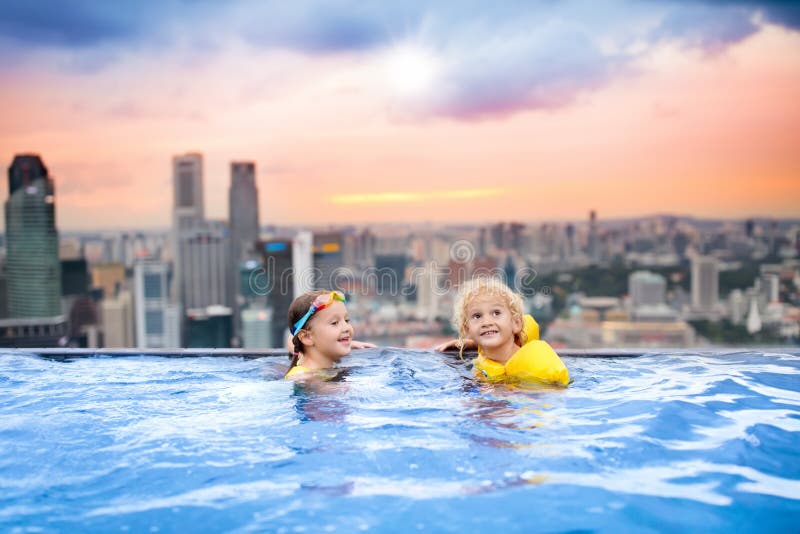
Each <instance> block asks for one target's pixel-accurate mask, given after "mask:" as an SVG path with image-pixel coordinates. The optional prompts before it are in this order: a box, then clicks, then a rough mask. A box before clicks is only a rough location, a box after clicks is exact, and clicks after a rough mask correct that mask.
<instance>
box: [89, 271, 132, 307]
mask: <svg viewBox="0 0 800 534" xmlns="http://www.w3.org/2000/svg"><path fill="white" fill-rule="evenodd" d="M124 284H125V265H123V264H122V263H101V264H97V265H93V266H92V286H94V287H99V288H101V289H102V290H103V298H104V299H113V298H114V297H116V296H117V293H118V292H119V290H120V289H121V288H122V287H123V286H124Z"/></svg>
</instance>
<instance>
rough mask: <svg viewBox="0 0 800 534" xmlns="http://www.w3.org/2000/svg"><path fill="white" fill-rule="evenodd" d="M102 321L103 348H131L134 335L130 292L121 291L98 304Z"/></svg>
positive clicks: (134, 339) (134, 343)
mask: <svg viewBox="0 0 800 534" xmlns="http://www.w3.org/2000/svg"><path fill="white" fill-rule="evenodd" d="M100 313H101V316H102V321H103V346H105V347H109V348H133V347H135V346H136V338H135V335H134V318H133V315H134V314H133V297H132V295H131V292H130V291H121V292H120V293H119V295H117V296H116V297H111V298H107V299H104V300H103V301H102V302H101V303H100Z"/></svg>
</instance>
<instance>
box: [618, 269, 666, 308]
mask: <svg viewBox="0 0 800 534" xmlns="http://www.w3.org/2000/svg"><path fill="white" fill-rule="evenodd" d="M666 291H667V281H666V279H664V277H663V276H661V275H660V274H656V273H651V272H650V271H636V272H633V273H631V274H630V276H628V293H629V294H630V297H631V306H633V308H634V309H635V308H638V307H639V306H657V305H659V304H664V303H665V302H666Z"/></svg>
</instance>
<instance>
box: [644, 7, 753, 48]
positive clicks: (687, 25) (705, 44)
mask: <svg viewBox="0 0 800 534" xmlns="http://www.w3.org/2000/svg"><path fill="white" fill-rule="evenodd" d="M753 15H754V12H753V11H752V10H751V9H748V8H746V7H743V6H737V5H718V6H712V5H708V4H705V5H704V4H697V5H682V6H680V9H675V10H671V11H669V12H668V13H667V14H666V15H665V17H664V18H663V20H662V22H661V25H660V26H659V27H658V28H657V30H656V31H655V32H653V34H652V37H653V38H654V39H656V40H664V39H666V40H675V41H678V42H680V43H681V44H682V45H683V46H686V47H689V48H700V49H703V50H706V51H710V52H714V51H719V50H722V49H724V48H726V47H727V46H729V45H731V44H733V43H737V42H739V41H741V40H742V39H745V38H746V37H749V36H750V35H752V34H753V33H755V32H756V31H758V27H757V26H756V25H755V23H754V22H753V20H752V19H753Z"/></svg>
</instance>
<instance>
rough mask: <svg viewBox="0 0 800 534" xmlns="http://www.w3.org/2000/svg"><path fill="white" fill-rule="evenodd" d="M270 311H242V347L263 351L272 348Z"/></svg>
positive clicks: (255, 309) (262, 309)
mask: <svg viewBox="0 0 800 534" xmlns="http://www.w3.org/2000/svg"><path fill="white" fill-rule="evenodd" d="M272 331H273V328H272V309H268V308H250V309H247V310H242V347H243V348H245V349H265V348H270V347H272V346H273V342H272V341H273V340H272Z"/></svg>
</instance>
